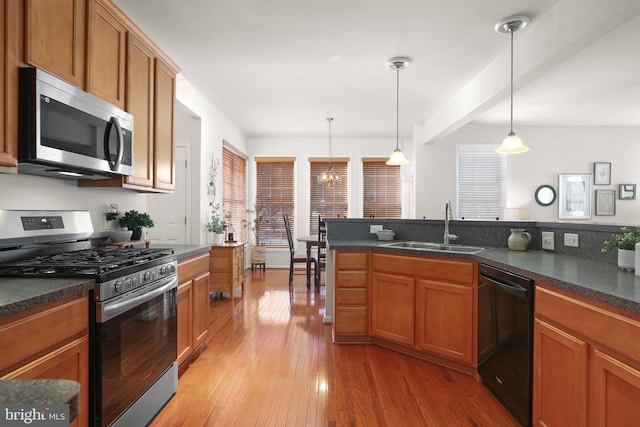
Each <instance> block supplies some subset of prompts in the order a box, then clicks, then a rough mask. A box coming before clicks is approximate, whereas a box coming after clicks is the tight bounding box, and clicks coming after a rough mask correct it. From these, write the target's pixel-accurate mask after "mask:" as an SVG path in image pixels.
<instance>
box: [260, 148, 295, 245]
mask: <svg viewBox="0 0 640 427" xmlns="http://www.w3.org/2000/svg"><path fill="white" fill-rule="evenodd" d="M255 161H256V202H258V203H259V204H260V205H262V207H263V208H264V218H265V220H264V227H263V229H261V230H260V243H264V244H267V245H271V246H280V245H285V246H288V241H287V233H286V232H285V230H284V220H283V219H282V214H285V213H286V214H287V215H288V216H289V220H290V222H291V231H292V232H293V230H295V216H294V196H295V180H294V174H293V173H294V162H295V158H293V157H280V158H273V157H256V159H255Z"/></svg>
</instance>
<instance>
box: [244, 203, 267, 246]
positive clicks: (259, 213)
mask: <svg viewBox="0 0 640 427" xmlns="http://www.w3.org/2000/svg"><path fill="white" fill-rule="evenodd" d="M247 213H248V214H250V215H253V219H252V220H251V231H253V234H254V235H255V236H256V244H257V245H259V244H260V229H261V228H262V226H263V225H264V223H265V222H266V218H265V217H264V208H263V207H262V205H261V204H260V203H258V202H257V201H256V202H255V203H254V204H253V209H247Z"/></svg>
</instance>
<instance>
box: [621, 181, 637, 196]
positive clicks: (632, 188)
mask: <svg viewBox="0 0 640 427" xmlns="http://www.w3.org/2000/svg"><path fill="white" fill-rule="evenodd" d="M618 199H620V200H635V199H636V185H635V184H620V187H619V188H618Z"/></svg>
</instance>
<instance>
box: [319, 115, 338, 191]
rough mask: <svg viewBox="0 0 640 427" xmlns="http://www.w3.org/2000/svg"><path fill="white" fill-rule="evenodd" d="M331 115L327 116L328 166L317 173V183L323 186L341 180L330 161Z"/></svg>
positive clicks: (331, 185)
mask: <svg viewBox="0 0 640 427" xmlns="http://www.w3.org/2000/svg"><path fill="white" fill-rule="evenodd" d="M332 121H333V117H327V122H329V166H327V168H326V169H325V170H324V171H322V173H321V174H320V175H318V183H320V184H322V186H323V187H324V188H333V187H335V186H336V184H338V183H339V182H341V181H342V177H341V176H340V175H339V174H338V173H337V172H336V171H335V170H333V164H332V163H331V122H332Z"/></svg>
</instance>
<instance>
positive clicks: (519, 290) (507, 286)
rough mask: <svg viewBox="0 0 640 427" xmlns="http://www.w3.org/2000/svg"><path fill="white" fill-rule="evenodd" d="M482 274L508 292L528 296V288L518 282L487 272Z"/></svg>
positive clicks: (518, 295) (481, 274)
mask: <svg viewBox="0 0 640 427" xmlns="http://www.w3.org/2000/svg"><path fill="white" fill-rule="evenodd" d="M480 276H482V277H484V278H485V279H487V280H488V281H489V282H491V283H493V284H494V285H496V286H497V287H499V288H500V289H501V290H503V291H505V292H506V293H508V294H511V295H515V296H517V297H519V298H527V290H526V289H525V288H523V287H522V286H520V285H518V284H517V283H514V282H512V281H510V280H507V279H503V278H499V277H495V276H491V275H489V274H486V273H480Z"/></svg>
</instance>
